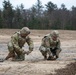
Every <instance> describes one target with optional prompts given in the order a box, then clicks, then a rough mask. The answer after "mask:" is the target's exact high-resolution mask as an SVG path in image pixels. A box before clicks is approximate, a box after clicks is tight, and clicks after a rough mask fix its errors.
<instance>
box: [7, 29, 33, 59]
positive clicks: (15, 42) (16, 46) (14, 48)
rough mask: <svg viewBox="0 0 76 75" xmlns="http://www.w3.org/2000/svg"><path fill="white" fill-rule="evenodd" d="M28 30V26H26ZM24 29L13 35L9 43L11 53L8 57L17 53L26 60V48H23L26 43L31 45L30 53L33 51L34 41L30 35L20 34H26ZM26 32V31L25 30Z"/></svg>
mask: <svg viewBox="0 0 76 75" xmlns="http://www.w3.org/2000/svg"><path fill="white" fill-rule="evenodd" d="M25 29H27V30H28V28H25ZM21 30H22V31H20V32H16V33H15V34H14V35H13V36H11V40H10V42H9V43H8V44H7V46H8V50H9V54H8V56H7V57H6V59H7V58H10V57H15V54H17V56H18V57H19V58H21V59H23V60H24V58H25V57H24V50H23V49H22V47H23V46H24V44H25V43H27V44H28V46H29V51H28V52H29V53H30V52H31V51H33V47H34V45H33V41H32V39H31V38H30V37H29V36H26V37H24V38H23V37H21V35H20V34H22V33H23V34H24V29H23V28H22V29H21ZM25 33H26V31H25Z"/></svg>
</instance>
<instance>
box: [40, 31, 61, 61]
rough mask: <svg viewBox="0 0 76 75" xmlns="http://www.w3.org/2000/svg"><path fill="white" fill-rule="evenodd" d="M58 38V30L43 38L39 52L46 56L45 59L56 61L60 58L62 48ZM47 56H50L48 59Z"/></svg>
mask: <svg viewBox="0 0 76 75" xmlns="http://www.w3.org/2000/svg"><path fill="white" fill-rule="evenodd" d="M58 37H59V32H58V31H56V30H54V31H52V32H51V33H50V34H48V35H46V36H44V37H43V39H42V43H41V46H40V48H39V50H40V52H41V53H42V55H43V56H44V59H47V60H55V59H57V58H59V53H60V52H61V48H60V40H59V38H58ZM47 54H48V55H49V56H48V57H47Z"/></svg>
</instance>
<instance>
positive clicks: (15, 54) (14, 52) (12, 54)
mask: <svg viewBox="0 0 76 75" xmlns="http://www.w3.org/2000/svg"><path fill="white" fill-rule="evenodd" d="M7 46H8V50H9V53H8V55H7V57H6V58H5V59H6V60H7V59H9V58H14V59H21V60H25V54H23V53H22V51H20V50H18V49H16V48H15V47H14V46H13V45H12V43H9V44H8V45H7Z"/></svg>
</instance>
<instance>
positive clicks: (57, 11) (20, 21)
mask: <svg viewBox="0 0 76 75" xmlns="http://www.w3.org/2000/svg"><path fill="white" fill-rule="evenodd" d="M75 25H76V7H75V6H72V7H71V9H70V10H68V9H67V8H66V6H65V4H61V7H60V8H58V7H57V5H56V4H54V3H52V2H51V1H49V2H48V3H47V4H45V6H43V5H42V3H41V1H40V0H37V2H36V4H34V5H32V7H31V8H29V9H24V5H23V4H21V5H20V6H17V7H16V8H13V6H12V4H11V3H10V1H9V0H8V1H6V0H4V1H3V8H0V28H22V27H24V26H27V27H29V28H30V29H67V30H76V27H75Z"/></svg>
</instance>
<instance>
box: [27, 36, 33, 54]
mask: <svg viewBox="0 0 76 75" xmlns="http://www.w3.org/2000/svg"><path fill="white" fill-rule="evenodd" d="M26 42H27V44H28V46H29V53H31V52H32V51H33V48H34V44H33V41H32V39H31V38H30V37H29V36H28V37H27V38H26Z"/></svg>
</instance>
